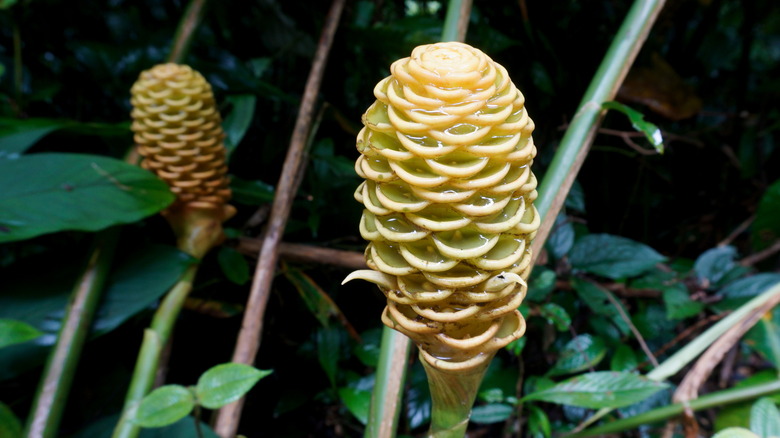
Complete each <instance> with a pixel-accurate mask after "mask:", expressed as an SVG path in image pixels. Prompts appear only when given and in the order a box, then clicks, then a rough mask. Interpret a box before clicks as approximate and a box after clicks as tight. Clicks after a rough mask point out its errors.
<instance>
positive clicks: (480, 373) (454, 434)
mask: <svg viewBox="0 0 780 438" xmlns="http://www.w3.org/2000/svg"><path fill="white" fill-rule="evenodd" d="M491 356H492V355H491ZM490 359H492V357H491V358H488V359H487V360H484V361H481V362H479V364H478V365H476V366H474V367H471V368H467V369H458V370H446V369H442V368H439V367H436V366H434V365H432V364H431V363H429V362H428V361H427V360H425V359H424V358H423V357H422V355H421V356H420V360H421V361H422V363H423V366H424V368H425V373H426V374H427V375H428V385H429V387H430V389H431V399H432V401H433V405H432V408H431V427H430V429H429V430H428V435H427V436H428V438H463V437H464V436H465V435H466V428H467V427H468V425H469V417H471V407H472V406H473V405H474V400H475V399H476V397H477V391H479V385H480V384H481V383H482V378H483V377H485V372H486V371H487V368H488V365H489V364H490Z"/></svg>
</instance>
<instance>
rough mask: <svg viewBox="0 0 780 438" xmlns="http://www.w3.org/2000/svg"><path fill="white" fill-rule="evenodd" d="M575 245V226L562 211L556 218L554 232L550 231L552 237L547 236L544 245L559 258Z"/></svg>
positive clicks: (554, 256)
mask: <svg viewBox="0 0 780 438" xmlns="http://www.w3.org/2000/svg"><path fill="white" fill-rule="evenodd" d="M573 245H574V227H573V226H572V224H571V222H570V221H569V220H568V219H567V218H566V215H565V214H563V213H561V214H559V215H558V217H556V218H555V224H554V225H553V228H552V232H551V233H550V237H548V238H547V242H545V243H544V246H545V247H546V248H547V249H548V250H549V251H550V254H551V255H552V256H553V258H555V259H556V260H557V259H561V258H562V257H563V256H565V255H566V254H567V253H568V252H569V250H571V248H572V246H573Z"/></svg>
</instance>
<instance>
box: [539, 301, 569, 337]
mask: <svg viewBox="0 0 780 438" xmlns="http://www.w3.org/2000/svg"><path fill="white" fill-rule="evenodd" d="M539 315H540V316H542V317H544V318H546V319H547V322H549V323H550V324H552V325H554V326H555V329H556V330H558V331H559V332H563V331H566V330H568V329H569V326H570V325H571V317H570V316H569V314H568V313H566V310H565V309H564V308H563V307H561V306H559V305H557V304H555V303H545V304H542V305H541V306H539Z"/></svg>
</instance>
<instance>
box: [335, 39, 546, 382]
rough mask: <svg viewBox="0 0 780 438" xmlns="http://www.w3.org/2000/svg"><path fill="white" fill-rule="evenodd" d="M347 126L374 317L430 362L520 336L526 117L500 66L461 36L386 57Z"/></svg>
mask: <svg viewBox="0 0 780 438" xmlns="http://www.w3.org/2000/svg"><path fill="white" fill-rule="evenodd" d="M391 73H392V75H391V76H389V77H387V78H385V79H384V80H382V81H380V82H379V84H377V86H376V88H375V89H374V94H375V96H376V98H377V101H376V102H375V103H374V104H373V105H372V106H371V107H370V108H369V109H368V110H367V112H366V114H365V115H364V116H363V123H364V125H365V126H364V128H363V130H362V131H361V132H360V133H359V134H358V139H357V148H358V150H359V151H360V152H361V156H360V158H358V160H357V163H356V167H355V168H356V171H357V173H358V174H359V175H360V176H361V177H363V178H364V179H365V181H364V182H363V183H362V184H361V185H360V186H359V187H358V189H357V191H356V192H355V197H356V199H357V200H358V201H359V202H361V203H363V205H364V206H365V208H366V210H365V211H364V213H363V217H362V219H361V222H360V232H361V235H362V236H363V237H364V238H365V239H366V240H369V241H370V243H369V245H368V248H367V249H366V260H367V263H368V265H369V267H371V268H372V269H373V270H374V271H357V272H355V273H353V274H352V275H351V276H350V277H349V278H362V279H365V280H369V281H372V282H374V283H377V284H378V285H379V287H380V289H381V290H382V291H383V292H384V293H385V294H386V295H387V298H388V304H387V308H386V309H385V312H384V314H383V321H384V323H385V324H387V325H388V326H390V327H393V328H395V329H397V330H399V331H401V332H402V333H404V334H406V335H408V336H409V337H411V338H412V339H413V340H414V341H415V342H416V343H417V344H418V346H419V347H420V349H421V353H422V356H423V357H424V358H425V359H426V360H427V361H428V362H429V363H431V364H432V365H434V366H437V367H440V368H443V369H449V370H467V369H472V368H474V367H476V366H479V365H481V364H483V363H484V362H485V361H486V360H489V359H490V358H491V357H492V355H493V353H494V352H495V351H496V350H497V349H498V348H501V347H502V346H504V345H506V344H507V343H509V342H511V341H512V340H514V339H517V338H519V337H520V336H522V334H523V332H524V330H525V323H524V321H523V319H522V317H521V316H520V313H519V312H518V311H517V310H516V309H517V307H518V306H519V305H520V302H521V301H522V299H523V297H524V296H525V291H526V286H525V281H524V279H525V278H526V277H527V275H528V272H529V271H530V269H531V266H530V261H531V257H530V250H529V242H530V239H531V238H532V237H533V235H534V234H535V232H536V229H537V228H538V226H539V220H538V217H537V214H536V210H535V208H534V207H533V204H532V202H533V200H534V199H535V198H536V178H535V177H534V175H533V173H532V172H531V170H530V165H531V162H532V160H533V158H534V156H535V154H536V148H535V147H534V144H533V140H532V139H531V132H532V131H533V126H534V125H533V122H532V121H531V119H530V118H529V117H528V114H527V112H526V110H525V108H524V98H523V95H522V94H521V93H520V92H519V91H518V90H517V88H516V87H515V86H514V84H512V82H511V80H510V79H509V76H508V75H507V72H506V70H505V69H504V68H503V67H502V66H500V65H498V64H496V63H495V62H494V61H493V60H491V59H490V58H489V57H488V56H487V55H485V54H484V53H482V52H481V51H479V50H477V49H475V48H473V47H471V46H468V45H466V44H462V43H439V44H432V45H426V46H420V47H417V48H416V49H415V50H414V51H413V52H412V56H411V57H410V58H404V59H401V60H398V61H396V62H395V63H393V65H392V67H391Z"/></svg>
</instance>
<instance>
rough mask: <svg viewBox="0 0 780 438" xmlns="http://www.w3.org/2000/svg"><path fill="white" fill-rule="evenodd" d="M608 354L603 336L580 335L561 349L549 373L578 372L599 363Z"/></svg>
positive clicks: (554, 374)
mask: <svg viewBox="0 0 780 438" xmlns="http://www.w3.org/2000/svg"><path fill="white" fill-rule="evenodd" d="M606 354H607V346H606V345H605V344H604V341H603V340H602V339H601V338H597V337H593V336H591V335H588V334H585V335H579V336H577V337H576V338H574V339H572V340H571V341H569V342H568V343H567V344H566V345H565V346H564V347H563V350H561V354H560V356H559V357H558V360H557V361H556V362H555V365H553V367H552V369H550V372H549V373H548V375H550V376H557V375H561V374H569V373H576V372H578V371H582V370H586V369H588V368H590V367H593V366H595V365H597V364H598V363H599V362H601V359H603V358H604V356H605V355H606Z"/></svg>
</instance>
